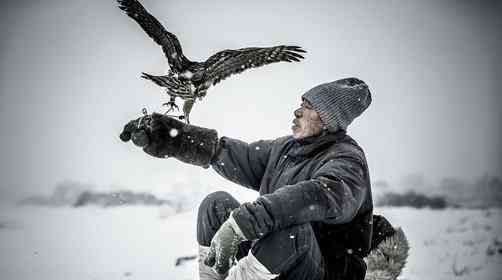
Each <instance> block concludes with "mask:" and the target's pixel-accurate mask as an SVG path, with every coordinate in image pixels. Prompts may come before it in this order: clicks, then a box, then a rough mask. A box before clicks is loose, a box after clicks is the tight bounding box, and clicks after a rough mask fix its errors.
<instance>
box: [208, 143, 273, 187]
mask: <svg viewBox="0 0 502 280" xmlns="http://www.w3.org/2000/svg"><path fill="white" fill-rule="evenodd" d="M273 142H274V141H273V140H260V141H256V142H252V143H250V144H248V143H246V142H243V141H240V140H237V139H232V138H229V137H222V138H221V139H220V148H219V151H217V154H216V156H215V157H214V158H213V160H212V162H211V166H212V167H213V169H214V170H215V171H216V172H218V174H220V175H221V176H223V177H225V178H226V179H228V180H230V181H232V182H234V183H237V184H239V185H242V186H245V187H247V188H250V189H253V190H259V189H260V184H261V179H262V177H263V174H264V173H265V168H266V167H267V163H268V159H269V157H270V151H271V148H272V144H273Z"/></svg>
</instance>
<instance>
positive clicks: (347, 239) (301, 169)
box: [211, 131, 373, 261]
mask: <svg viewBox="0 0 502 280" xmlns="http://www.w3.org/2000/svg"><path fill="white" fill-rule="evenodd" d="M211 165H212V167H213V168H214V169H215V170H216V171H217V172H218V173H219V174H220V175H222V176H223V177H225V178H227V179H229V180H231V181H233V182H235V183H237V184H240V185H243V186H245V187H248V188H251V189H254V190H257V191H259V192H260V196H259V198H258V199H257V200H256V201H254V202H252V203H244V204H243V205H242V206H241V207H239V208H238V209H236V210H234V213H233V217H234V218H235V220H236V222H237V224H238V225H239V227H240V228H241V230H242V232H243V233H244V235H245V236H246V238H248V239H250V240H253V239H258V238H260V237H261V236H263V235H266V234H267V233H269V232H274V231H277V230H279V229H282V228H286V227H289V226H291V225H295V224H302V223H307V222H309V223H311V225H312V227H313V229H314V232H315V234H316V237H317V240H318V242H319V245H320V248H321V251H322V253H323V255H324V256H325V257H326V258H327V259H328V261H329V260H330V259H333V258H337V257H338V256H340V254H346V253H347V252H349V254H352V253H353V254H357V255H359V256H366V255H367V254H368V253H369V250H370V246H371V244H370V243H371V241H370V240H371V233H372V223H371V220H372V211H373V203H372V198H371V188H370V178H369V174H368V167H367V163H366V159H365V156H364V152H363V150H362V149H361V148H360V147H359V146H358V145H357V143H356V142H355V141H354V140H353V139H352V138H351V137H349V136H348V135H346V134H345V132H344V131H339V132H337V133H324V134H322V135H320V136H313V137H308V138H305V139H300V140H296V139H294V138H293V137H292V136H286V137H281V138H278V139H275V140H261V141H257V142H253V143H251V144H247V143H245V142H242V141H240V140H236V139H231V138H227V137H222V138H221V139H220V150H219V151H217V154H216V156H215V157H214V158H213V160H212V162H211Z"/></svg>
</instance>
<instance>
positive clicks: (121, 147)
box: [0, 0, 502, 197]
mask: <svg viewBox="0 0 502 280" xmlns="http://www.w3.org/2000/svg"><path fill="white" fill-rule="evenodd" d="M7 2H8V3H7V4H5V6H4V8H3V9H2V11H1V12H0V28H1V29H0V36H1V38H2V40H1V41H0V94H1V95H0V124H1V127H2V133H1V135H2V136H1V144H2V145H1V146H0V153H1V155H2V156H1V159H0V160H1V170H0V178H1V179H0V196H3V197H6V196H9V195H25V194H27V193H40V192H46V193H47V192H50V191H51V190H52V188H53V187H54V185H55V184H56V183H57V182H59V181H62V180H64V179H72V180H76V181H81V182H85V183H91V184H96V185H98V186H100V187H102V188H105V189H107V188H118V187H126V188H130V189H132V190H151V191H160V192H161V191H163V190H165V189H166V188H168V187H169V186H170V185H171V184H172V183H173V181H175V182H178V183H180V182H181V183H188V184H190V185H194V184H195V185H203V186H207V185H212V186H215V185H217V186H227V185H231V183H229V182H227V181H224V180H222V179H220V178H219V177H218V175H217V174H216V173H215V172H214V171H212V170H211V169H208V170H204V169H201V168H198V167H192V166H188V165H183V164H181V163H180V162H178V161H176V160H159V159H154V158H150V157H148V156H147V155H146V154H143V153H142V152H141V151H140V150H139V149H136V148H135V147H134V146H133V145H132V144H123V143H122V142H121V141H120V140H119V138H118V135H119V133H120V131H121V129H122V127H123V125H124V124H125V123H126V122H127V121H128V120H130V119H133V118H136V117H138V116H139V115H140V112H141V109H142V108H143V107H147V108H148V110H149V111H153V110H160V104H161V103H163V102H166V101H167V100H168V98H167V97H166V96H164V95H162V94H163V93H162V91H161V90H160V89H159V88H158V87H157V86H156V85H154V84H153V83H151V82H148V81H146V80H143V79H140V78H139V76H140V73H141V72H142V71H144V72H147V73H151V74H161V73H163V72H164V71H165V70H166V69H167V63H166V61H165V58H164V56H163V53H162V52H161V50H160V48H159V47H158V46H157V45H156V44H155V43H154V42H153V41H152V40H150V39H149V38H148V37H147V35H146V34H145V33H144V32H143V31H142V30H141V29H140V28H139V26H138V25H137V24H136V23H135V22H133V21H132V20H131V19H130V18H128V17H127V16H126V15H125V14H123V13H122V12H121V11H120V10H119V9H118V8H117V7H116V3H115V2H114V1H111V0H110V1H97V0H96V1H87V0H74V1H63V0H53V1H43V2H42V1H32V2H35V3H30V2H31V1H27V0H23V1H10V2H9V1H7ZM142 3H143V4H144V5H145V6H146V8H147V9H148V10H149V11H150V12H151V13H152V14H154V15H155V16H156V17H157V18H158V19H159V20H160V21H161V22H162V23H163V24H164V26H165V27H167V28H168V29H169V30H170V31H172V32H173V33H175V34H176V35H177V36H178V38H179V39H180V41H181V44H182V46H183V49H184V52H185V54H186V55H187V56H188V57H189V58H191V59H193V60H205V59H206V58H207V57H208V56H210V55H211V54H213V53H214V52H216V51H219V50H222V49H225V48H230V49H235V48H241V47H249V46H271V45H278V44H292V45H300V46H302V47H303V48H305V49H306V50H307V51H308V54H307V57H306V59H305V60H304V61H303V62H301V63H296V64H287V63H280V64H274V65H269V66H265V67H262V68H260V69H256V70H250V71H247V72H244V73H242V74H240V75H238V76H234V77H232V78H229V79H227V80H225V81H224V82H222V83H221V84H218V85H217V86H216V87H214V88H211V89H210V90H209V92H208V95H207V98H206V99H205V100H204V101H202V102H200V103H197V104H196V105H195V107H194V110H193V113H192V114H191V120H192V122H193V123H194V124H196V125H200V126H207V127H211V128H215V129H217V130H218V131H219V134H220V135H227V136H230V137H236V138H240V139H242V140H245V141H251V140H257V139H263V138H275V137H279V136H282V135H286V134H290V133H291V132H290V126H291V121H292V118H293V114H292V112H293V110H294V109H295V108H296V107H297V106H298V105H299V103H300V96H301V94H302V93H303V92H305V91H306V90H308V89H309V88H311V87H313V86H315V85H317V84H319V83H322V82H328V81H332V80H336V79H339V78H343V77H348V76H356V77H359V78H361V79H363V80H364V81H366V83H367V84H368V85H369V86H370V89H371V91H372V95H373V103H372V104H371V106H370V108H369V109H368V110H367V111H366V112H365V113H364V114H363V115H362V116H361V117H360V119H358V120H356V121H355V122H354V123H353V125H352V126H351V127H350V128H349V134H351V135H352V136H353V137H354V138H355V139H356V140H357V141H358V142H359V143H360V144H361V146H362V147H363V148H364V149H365V151H366V155H367V158H368V161H369V164H370V171H371V175H372V178H373V179H374V180H378V179H385V180H390V181H394V180H397V179H399V178H400V177H401V176H403V175H406V174H410V173H422V174H425V175H426V176H427V177H429V178H432V179H433V180H437V179H440V178H443V177H450V176H456V177H461V178H467V179H469V178H472V177H475V176H479V175H482V174H484V173H489V174H493V175H502V174H501V172H500V171H501V170H502V168H501V167H502V152H501V149H500V147H499V144H500V143H501V140H502V139H501V138H502V129H501V127H502V126H501V125H500V120H501V119H502V109H501V108H500V106H501V105H502V97H501V95H500V90H499V88H498V87H499V86H500V85H499V81H500V76H501V75H500V74H501V72H502V71H501V70H502V69H501V66H500V62H501V59H500V49H501V46H502V44H501V42H502V40H501V39H502V38H501V35H500V33H499V31H500V30H502V24H501V22H502V21H501V18H502V17H500V15H501V14H502V13H501V11H502V9H501V5H500V4H493V3H491V2H489V1H485V2H482V4H468V3H467V2H465V3H464V1H458V2H457V1H456V2H450V3H449V4H448V3H446V2H443V3H435V2H433V1H430V2H425V1H415V2H411V1H367V2H360V1H350V2H348V1H346V2H336V1H308V4H306V3H307V1H304V2H300V1H285V0H284V1H274V2H273V3H269V1H252V2H251V1H230V0H227V1H178V0H170V1H160V0H144V1H142ZM494 3H495V2H494Z"/></svg>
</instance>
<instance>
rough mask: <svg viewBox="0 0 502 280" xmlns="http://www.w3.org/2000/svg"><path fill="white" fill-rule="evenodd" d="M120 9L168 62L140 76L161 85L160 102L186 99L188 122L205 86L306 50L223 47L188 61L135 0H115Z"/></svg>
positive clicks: (293, 57)
mask: <svg viewBox="0 0 502 280" xmlns="http://www.w3.org/2000/svg"><path fill="white" fill-rule="evenodd" d="M117 2H118V3H119V8H120V9H121V10H123V11H124V12H126V13H127V15H128V16H129V17H131V18H132V19H134V20H135V21H136V22H137V23H138V24H139V25H140V26H141V28H142V29H143V30H144V31H145V32H146V33H147V34H148V36H150V37H151V38H152V39H153V40H154V41H155V42H156V43H157V44H159V45H160V47H161V48H162V51H163V52H164V55H165V56H166V58H167V62H168V63H169V67H170V70H169V73H168V74H167V75H164V76H154V75H150V74H147V73H143V75H142V77H143V78H145V79H148V80H151V81H153V82H154V83H156V84H157V85H159V86H161V87H164V88H165V89H166V92H167V94H168V95H169V96H170V101H169V102H168V103H164V104H163V105H168V106H170V109H169V110H168V112H169V111H171V110H173V108H176V109H178V106H177V105H176V103H175V100H176V97H180V98H181V99H183V100H184V101H185V102H184V104H183V114H184V115H183V116H180V119H183V118H184V119H185V121H186V122H187V123H189V122H190V121H189V114H190V111H191V110H192V107H193V105H194V102H195V101H196V99H199V100H201V99H202V98H203V97H204V96H205V95H206V91H207V90H208V88H209V87H210V86H212V85H215V84H217V83H219V82H220V81H222V80H223V79H225V78H228V77H229V76H231V75H232V74H237V73H240V72H242V71H244V70H246V69H249V68H253V67H260V66H263V65H266V64H270V63H274V62H280V61H285V62H292V61H296V62H298V61H300V59H303V58H304V57H303V56H302V55H301V54H300V53H305V51H304V50H303V49H302V48H301V47H298V46H286V45H279V46H273V47H263V48H262V47H251V48H242V49H236V50H228V49H227V50H223V51H220V52H218V53H216V54H214V55H212V56H210V57H209V58H208V59H207V60H206V61H204V62H197V61H191V60H189V59H188V58H187V57H186V56H185V55H184V54H183V51H182V49H181V45H180V42H179V41H178V38H176V36H175V35H174V34H172V33H170V32H169V31H167V30H166V29H165V28H164V27H163V26H162V25H161V24H160V22H159V21H158V20H157V19H156V18H155V17H153V16H152V15H151V14H150V13H149V12H148V11H147V10H146V9H145V8H144V7H143V6H142V5H141V3H139V2H138V1H137V0H117Z"/></svg>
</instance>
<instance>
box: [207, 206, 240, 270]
mask: <svg viewBox="0 0 502 280" xmlns="http://www.w3.org/2000/svg"><path fill="white" fill-rule="evenodd" d="M245 240H246V238H245V237H244V234H242V231H241V230H240V229H239V226H238V225H237V223H236V222H235V220H234V218H233V217H232V214H230V217H229V218H228V219H227V220H226V221H225V222H224V223H223V224H222V225H221V227H220V228H219V229H218V231H217V232H216V233H215V235H214V237H213V239H212V240H211V246H210V247H209V254H208V255H207V257H206V259H205V260H204V264H205V265H207V266H211V267H213V269H214V270H215V271H216V272H217V273H218V274H221V275H223V274H225V273H227V272H228V270H229V269H230V267H231V266H232V263H233V260H234V258H235V254H237V250H238V248H239V244H240V243H241V242H242V241H245Z"/></svg>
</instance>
